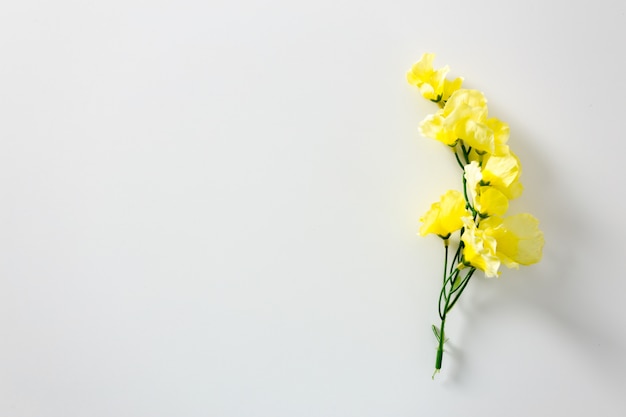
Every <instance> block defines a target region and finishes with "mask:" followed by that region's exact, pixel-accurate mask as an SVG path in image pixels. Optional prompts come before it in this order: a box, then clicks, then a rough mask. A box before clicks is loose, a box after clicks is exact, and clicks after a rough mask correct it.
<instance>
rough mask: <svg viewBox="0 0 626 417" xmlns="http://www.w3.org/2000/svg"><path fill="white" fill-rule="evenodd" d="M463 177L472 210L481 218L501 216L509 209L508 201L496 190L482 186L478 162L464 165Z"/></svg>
mask: <svg viewBox="0 0 626 417" xmlns="http://www.w3.org/2000/svg"><path fill="white" fill-rule="evenodd" d="M464 171H465V173H464V175H465V181H466V187H467V190H468V192H469V195H470V196H471V199H472V204H473V206H474V210H476V211H478V212H479V213H480V214H481V215H482V216H483V217H486V216H492V215H494V214H495V215H499V216H501V215H503V214H504V213H506V211H507V210H508V209H509V200H508V199H507V198H506V196H505V195H504V194H503V193H502V192H501V191H499V190H498V189H496V188H494V187H490V186H486V185H482V184H481V181H482V179H483V175H482V172H481V170H480V166H479V165H478V162H476V161H472V162H470V163H469V164H467V165H465V168H464Z"/></svg>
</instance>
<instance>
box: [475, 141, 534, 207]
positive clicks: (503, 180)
mask: <svg viewBox="0 0 626 417" xmlns="http://www.w3.org/2000/svg"><path fill="white" fill-rule="evenodd" d="M482 174H483V182H485V183H488V184H489V185H491V186H492V187H494V188H497V189H498V190H499V191H501V192H502V193H503V194H504V195H505V196H506V197H507V198H508V199H509V200H513V199H514V198H517V197H519V196H520V195H521V194H522V191H523V190H524V187H523V186H522V183H521V182H520V181H519V178H520V175H522V165H521V164H520V161H519V159H518V158H517V156H516V155H515V154H514V153H513V152H508V153H506V154H505V155H502V156H495V155H487V156H486V157H485V159H484V160H483V169H482Z"/></svg>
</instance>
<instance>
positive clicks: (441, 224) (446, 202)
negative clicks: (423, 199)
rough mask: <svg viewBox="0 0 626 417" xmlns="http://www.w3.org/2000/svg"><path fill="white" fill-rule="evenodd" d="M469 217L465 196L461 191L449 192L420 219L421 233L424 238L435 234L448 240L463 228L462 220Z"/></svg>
mask: <svg viewBox="0 0 626 417" xmlns="http://www.w3.org/2000/svg"><path fill="white" fill-rule="evenodd" d="M469 215H470V213H469V212H468V211H467V209H466V208H465V199H464V198H463V195H462V194H461V193H460V192H459V191H456V190H449V191H447V192H446V193H445V194H444V195H442V196H441V199H440V200H439V201H438V202H436V203H433V204H432V205H431V207H430V210H428V211H427V212H426V214H424V216H422V217H421V218H420V221H421V222H422V225H421V226H420V230H419V233H420V235H422V236H426V235H427V234H429V233H434V234H436V235H438V236H440V237H441V238H443V239H447V238H448V237H449V236H450V234H451V233H453V232H456V231H457V230H459V229H461V227H463V221H462V218H463V217H465V216H469Z"/></svg>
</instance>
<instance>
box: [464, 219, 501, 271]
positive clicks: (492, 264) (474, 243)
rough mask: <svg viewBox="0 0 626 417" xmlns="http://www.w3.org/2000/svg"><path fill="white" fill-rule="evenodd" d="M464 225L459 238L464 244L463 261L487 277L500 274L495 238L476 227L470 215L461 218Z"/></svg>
mask: <svg viewBox="0 0 626 417" xmlns="http://www.w3.org/2000/svg"><path fill="white" fill-rule="evenodd" d="M463 226H464V227H465V229H464V232H463V236H461V240H462V241H463V244H464V249H463V262H465V263H466V264H469V265H471V266H473V267H474V268H476V269H480V270H481V271H484V272H485V276H487V277H496V276H498V275H500V272H498V269H499V268H500V258H498V256H496V245H497V244H496V239H495V238H494V237H493V236H491V235H489V234H487V233H485V231H484V230H482V228H478V227H476V224H475V223H474V220H473V219H472V218H471V217H465V218H463Z"/></svg>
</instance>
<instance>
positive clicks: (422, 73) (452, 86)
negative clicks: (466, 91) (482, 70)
mask: <svg viewBox="0 0 626 417" xmlns="http://www.w3.org/2000/svg"><path fill="white" fill-rule="evenodd" d="M434 59H435V54H431V53H426V54H423V55H422V57H421V58H420V60H419V61H418V62H417V63H415V65H413V67H412V68H411V70H410V71H409V72H408V73H407V74H406V78H407V81H408V82H409V84H411V85H414V86H416V87H417V88H419V90H420V93H422V96H424V98H426V99H428V100H432V101H435V102H439V101H444V102H445V101H446V100H447V99H448V97H450V95H451V94H452V93H453V92H454V91H456V90H458V89H459V88H461V84H462V82H463V79H462V78H457V79H455V80H454V81H448V80H447V79H446V75H447V74H448V72H449V71H450V68H449V67H448V66H447V65H446V66H445V67H443V68H440V69H437V70H435V69H434V68H433V60H434Z"/></svg>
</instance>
